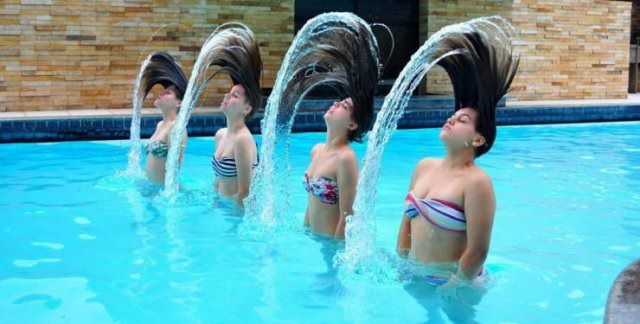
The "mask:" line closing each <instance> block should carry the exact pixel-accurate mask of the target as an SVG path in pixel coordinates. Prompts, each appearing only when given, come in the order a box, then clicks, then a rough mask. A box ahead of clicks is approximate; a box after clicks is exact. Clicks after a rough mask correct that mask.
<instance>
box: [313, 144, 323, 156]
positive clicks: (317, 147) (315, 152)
mask: <svg viewBox="0 0 640 324" xmlns="http://www.w3.org/2000/svg"><path fill="white" fill-rule="evenodd" d="M323 147H324V143H318V144H316V145H314V146H313V148H311V157H314V156H316V154H318V152H320V150H322V148H323Z"/></svg>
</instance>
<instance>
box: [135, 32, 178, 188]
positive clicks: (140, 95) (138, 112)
mask: <svg viewBox="0 0 640 324" xmlns="http://www.w3.org/2000/svg"><path fill="white" fill-rule="evenodd" d="M170 26H178V27H179V26H180V24H177V23H170V24H164V25H162V26H160V27H159V28H158V29H156V31H154V32H153V33H152V34H151V36H149V39H148V40H147V42H146V43H145V46H148V45H149V43H151V41H152V40H153V38H154V37H155V36H156V35H157V34H158V33H160V31H162V30H163V29H164V28H167V27H170ZM141 54H142V53H141ZM152 56H153V53H151V54H149V55H147V58H146V59H145V60H144V61H142V64H141V65H140V70H139V71H138V76H137V77H136V80H135V83H134V84H133V96H132V105H131V107H132V109H131V125H130V126H129V144H130V148H129V154H128V163H127V171H126V173H127V174H129V175H132V176H141V175H142V169H141V168H140V123H141V121H142V103H143V102H144V95H145V94H144V91H143V89H142V86H143V85H141V84H140V82H141V80H142V75H143V74H144V71H145V69H146V68H147V65H149V62H150V61H151V57H152Z"/></svg>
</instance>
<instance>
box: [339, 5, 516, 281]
mask: <svg viewBox="0 0 640 324" xmlns="http://www.w3.org/2000/svg"><path fill="white" fill-rule="evenodd" d="M471 31H475V32H478V33H481V34H482V35H483V36H484V37H487V38H488V39H490V40H491V41H493V42H495V43H496V46H509V48H510V39H511V38H512V36H513V35H514V34H515V31H514V29H513V27H512V26H511V25H510V24H509V23H508V22H507V21H506V20H505V19H504V18H502V17H499V16H493V17H487V18H477V19H473V20H470V21H468V22H464V23H459V24H455V25H450V26H446V27H444V28H442V29H441V30H439V31H438V32H436V33H435V34H434V35H432V36H431V37H430V38H429V39H428V40H427V41H426V42H425V43H424V44H423V45H422V46H421V47H420V48H419V49H418V51H416V52H415V53H414V54H413V55H412V56H411V60H410V61H409V63H408V64H407V65H406V66H405V67H404V68H403V70H402V72H400V75H399V76H398V78H397V79H396V81H395V83H394V84H393V87H392V88H391V91H390V92H389V94H388V95H387V96H386V97H385V99H384V102H383V104H382V108H381V110H380V112H379V113H378V115H377V118H376V122H375V124H374V127H373V130H372V132H371V134H370V135H369V140H368V142H367V151H366V154H365V157H364V159H363V166H362V169H361V170H360V174H359V175H358V184H357V189H356V198H355V201H354V208H353V209H354V215H352V216H349V217H348V218H347V224H346V230H345V236H346V237H345V240H346V245H345V249H344V251H343V252H342V253H340V254H339V255H338V256H337V258H336V260H335V262H336V264H337V265H341V266H342V268H343V269H346V270H348V271H349V272H351V273H372V274H373V275H375V274H376V272H377V271H378V270H380V267H381V263H382V262H381V261H380V260H379V258H378V257H377V252H376V251H377V249H376V245H375V240H376V234H375V233H376V228H375V218H374V211H373V207H374V202H375V196H376V190H375V186H376V184H377V181H378V175H379V170H380V162H381V158H382V154H383V152H384V148H385V145H386V143H387V142H388V140H389V139H390V138H391V136H392V135H393V133H394V131H395V129H396V127H397V124H398V120H399V119H400V117H401V116H402V114H403V112H404V109H405V107H406V106H407V103H408V101H409V99H410V98H411V95H412V93H413V91H414V90H415V88H416V87H418V85H419V84H420V82H421V80H422V79H423V77H424V76H425V75H426V74H427V72H429V70H431V68H432V67H433V66H434V65H436V64H437V63H438V62H439V61H440V60H442V59H444V58H445V57H448V56H451V55H460V54H463V53H464V52H465V51H464V50H461V49H460V50H451V51H447V52H444V53H443V50H442V45H443V41H444V40H445V39H446V38H447V37H448V36H451V35H452V34H455V33H462V32H471Z"/></svg>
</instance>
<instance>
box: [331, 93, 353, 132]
mask: <svg viewBox="0 0 640 324" xmlns="http://www.w3.org/2000/svg"><path fill="white" fill-rule="evenodd" d="M352 115H353V101H352V100H351V98H347V99H344V100H342V101H336V102H334V103H333V105H331V107H329V109H328V110H327V112H326V113H325V114H324V120H325V122H326V123H327V127H331V128H335V129H341V128H346V129H347V131H349V130H353V129H356V128H357V127H358V124H357V123H356V122H355V121H354V120H353V118H352Z"/></svg>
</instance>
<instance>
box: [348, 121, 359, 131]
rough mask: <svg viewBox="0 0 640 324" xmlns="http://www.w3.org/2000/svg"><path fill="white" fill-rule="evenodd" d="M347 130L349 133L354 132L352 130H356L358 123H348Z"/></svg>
mask: <svg viewBox="0 0 640 324" xmlns="http://www.w3.org/2000/svg"><path fill="white" fill-rule="evenodd" d="M347 129H348V130H350V131H354V130H356V129H358V123H356V122H354V121H352V122H349V124H348V125H347Z"/></svg>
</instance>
